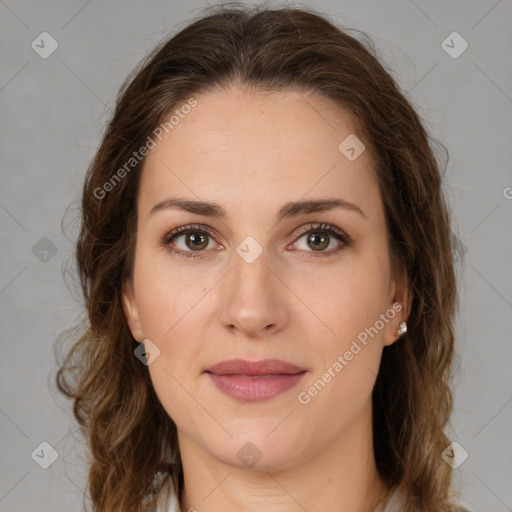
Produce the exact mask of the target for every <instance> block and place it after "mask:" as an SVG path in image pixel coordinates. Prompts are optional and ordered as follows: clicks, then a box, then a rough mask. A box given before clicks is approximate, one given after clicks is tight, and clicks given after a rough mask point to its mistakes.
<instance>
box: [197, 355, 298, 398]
mask: <svg viewBox="0 0 512 512" xmlns="http://www.w3.org/2000/svg"><path fill="white" fill-rule="evenodd" d="M205 373H206V374H207V375H208V376H209V378H210V379H211V380H212V382H213V383H214V384H215V385H216V386H217V388H218V389H219V390H220V391H222V392H223V393H224V394H226V395H228V396H230V397H231V398H234V399H235V400H238V401H241V402H259V401H264V400H269V399H271V398H274V397H276V396H277V395H279V394H281V393H283V392H284V391H287V390H288V389H290V388H292V387H294V386H296V385H297V384H298V383H299V381H300V380H301V379H302V377H303V376H304V375H305V374H306V370H304V369H303V368H300V367H299V366H296V365H294V364H291V363H287V362H286V361H281V360H278V359H263V360H261V361H254V362H252V361H247V360H244V359H231V360H228V361H222V362H220V363H217V364H215V365H213V366H212V367H210V368H208V369H207V370H205Z"/></svg>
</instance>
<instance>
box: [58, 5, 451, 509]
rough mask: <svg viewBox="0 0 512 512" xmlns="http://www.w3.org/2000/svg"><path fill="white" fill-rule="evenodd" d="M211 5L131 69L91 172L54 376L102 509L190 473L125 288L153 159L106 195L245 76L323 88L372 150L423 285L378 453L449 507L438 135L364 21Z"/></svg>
mask: <svg viewBox="0 0 512 512" xmlns="http://www.w3.org/2000/svg"><path fill="white" fill-rule="evenodd" d="M213 10H214V11H213V12H210V13H208V15H206V16H203V17H201V18H199V19H197V20H195V21H194V22H191V23H189V25H188V26H186V27H185V28H183V29H182V30H181V31H180V32H179V33H177V34H176V35H174V36H173V37H170V38H169V39H167V40H165V41H163V42H162V43H161V44H160V45H159V46H158V47H157V48H155V49H154V50H153V51H152V52H151V53H150V54H149V55H148V56H147V57H146V58H145V59H144V60H143V61H142V62H141V63H140V65H139V66H138V68H137V69H136V70H135V71H134V72H133V73H132V75H131V76H130V77H128V79H127V80H126V82H125V83H124V84H123V86H122V87H121V90H120V92H119V95H118V98H117V102H116V108H115V112H114V114H113V117H112V119H111V120H110V122H109V124H108V126H107V129H106V131H105V133H104V135H103V138H102V141H101V145H100V147H99V149H98V151H97V153H96V155H95V157H94V160H93V161H92V163H91V165H90V167H89V169H88V171H87V175H86V179H85V183H84V188H83V193H82V204H81V211H82V218H81V226H80V234H79V238H78V241H77V246H76V262H77V265H78V272H79V276H80V281H81V286H82V289H83V295H84V298H85V305H86V309H87V313H88V320H87V322H86V326H85V330H84V332H82V333H81V335H80V337H79V339H78V340H76V341H75V342H74V345H73V346H72V347H71V349H70V350H69V352H68V353H67V354H66V357H65V359H64V361H62V362H61V363H59V365H60V367H59V370H58V373H57V377H56V381H57V386H58V388H59V389H60V391H61V392H63V393H64V394H65V395H66V396H67V397H68V398H71V399H73V401H74V408H73V412H74V415H75V417H76V419H77V420H78V422H79V424H80V426H81V428H82V432H83V434H84V435H85V437H86V440H87V443H88V447H89V448H90V455H91V462H90V469H89V475H88V489H89V493H90V498H91V500H92V504H93V507H94V510H96V511H98V512H114V511H116V512H118V511H120V510H122V511H123V512H135V511H142V510H150V509H151V507H154V501H155V493H156V492H157V491H158V490H159V488H160V487H161V484H162V481H163V480H162V478H161V475H165V474H167V475H168V474H169V473H170V474H171V476H172V478H173V481H174V483H175V485H176V487H177V489H178V492H181V489H182V486H183V474H182V468H181V464H180V456H179V447H178V444H177V435H176V426H175V424H174V422H173V421H172V420H171V419H170V417H169V416H168V414H167V413H166V412H165V410H164V409H163V407H162V405H161V404H160V402H159V400H158V398H157V396H156V394H155V392H154V390H153V387H152V384H151V380H150V378H149V373H148V371H147V367H146V366H144V365H142V364H140V362H139V361H138V360H137V359H136V357H134V353H133V352H134V349H135V348H136V347H137V346H138V343H137V342H136V341H135V340H134V339H133V337H132V335H131V333H130V330H129V329H128V326H127V323H126V319H125V316H124V313H123V308H122V301H121V289H122V282H123V280H124V279H125V278H127V277H130V275H131V271H132V263H133V253H134V247H135V238H136V215H137V211H136V198H137V192H138V184H139V180H140V175H141V171H142V167H143V164H144V159H141V161H140V162H137V164H136V165H134V166H133V169H130V170H129V172H125V173H122V174H123V178H122V179H120V180H118V181H116V182H115V184H114V185H113V186H111V187H108V193H105V190H106V189H107V187H105V184H106V183H107V182H110V183H112V181H111V180H112V177H113V176H114V175H115V174H116V172H117V171H118V170H119V169H121V168H123V166H125V167H124V168H125V170H126V162H127V161H129V159H130V157H131V156H132V154H133V152H136V151H137V150H138V149H139V148H140V147H141V146H142V145H143V144H144V143H145V141H146V140H147V138H148V137H149V136H150V135H151V134H152V133H153V131H154V130H155V128H156V127H157V126H158V125H160V124H161V123H162V122H165V121H166V120H167V119H168V117H169V113H170V112H171V111H172V110H173V109H175V107H176V106H178V105H179V104H180V103H181V102H184V101H186V99H187V98H190V97H191V96H193V95H194V94H199V93H206V92H208V91H211V90H213V89H217V90H219V89H222V88H227V87H228V86H230V85H237V86H241V87H246V88H247V89H249V90H254V91H257V90H260V91H278V90H280V89H286V88H293V89H296V90H299V91H304V92H313V93H315V94H317V95H320V96H322V97H323V98H326V99H328V100H330V101H331V104H332V105H333V107H339V108H341V109H343V110H344V111H345V112H348V113H349V114H351V117H352V118H353V120H354V123H356V124H355V126H356V128H357V130H358V135H359V136H360V138H361V139H362V140H363V141H364V143H365V145H366V147H367V148H368V149H369V150H370V153H371V155H372V157H373V160H374V162H375V164H374V170H375V173H376V177H377V180H378V184H379V188H380V192H381V195H382V198H383V204H384V209H385V216H386V222H387V226H388V231H389V245H390V252H391V254H392V256H393V261H394V262H395V263H397V264H401V265H402V266H403V268H405V269H406V271H407V275H408V279H409V282H410V285H411V289H412V293H413V302H412V307H411V312H410V316H409V318H408V332H407V334H406V335H405V336H404V337H403V338H401V339H400V340H398V341H397V342H396V343H394V344H392V345H391V346H389V347H386V348H385V349H384V352H383V357H382V362H381V367H380V371H379V374H378V377H377V381H376V384H375V387H374V391H373V414H374V425H373V434H374V450H375V459H376V464H377V468H378V471H379V473H380V475H381V477H382V478H383V479H384V481H385V482H386V483H387V485H388V486H389V488H390V489H394V488H396V487H397V486H398V485H401V486H402V487H403V488H404V489H405V491H406V495H407V505H406V509H407V510H410V509H415V510H418V511H420V512H427V511H428V512H431V511H432V510H437V511H451V510H453V505H452V503H451V501H450V500H451V498H452V497H453V496H452V494H451V493H452V491H451V483H452V469H451V467H450V466H449V465H448V464H446V463H445V462H444V461H443V459H442V458H441V453H442V452H443V450H444V449H445V448H446V447H447V446H448V445H449V440H448V438H447V436H446V435H445V433H444V428H445V426H446V424H447V422H449V416H450V414H451V410H452V391H451V379H452V372H453V370H452V361H453V358H454V332H453V321H454V314H455V313H456V298H457V297H456V296H457V293H456V285H455V275H454V268H453V260H452V252H451V243H450V219H449V212H448V208H447V206H446V201H445V199H444V196H443V190H442V183H441V176H440V171H439V168H440V165H439V164H438V162H437V160H436V158H435V156H434V152H433V149H432V147H431V144H430V143H431V141H433V139H431V138H430V137H429V135H428V134H427V132H426V130H425V128H424V126H423V124H422V122H421V120H420V118H419V116H418V114H417V113H416V112H415V110H414V108H413V107H412V106H411V103H410V102H409V100H407V99H406V98H405V97H404V95H403V94H402V93H401V92H400V90H399V87H398V86H397V84H396V82H395V81H394V79H393V78H392V76H391V73H390V72H389V71H387V70H386V69H385V67H384V65H383V64H382V63H381V62H380V61H379V57H378V54H377V52H376V50H375V48H374V45H373V43H372V41H371V39H370V38H369V37H368V36H366V35H365V34H362V33H361V32H359V31H354V30H353V31H354V32H357V34H361V35H362V37H363V38H364V42H362V41H360V40H358V39H357V38H356V37H353V36H351V35H349V34H348V32H349V31H350V30H351V29H343V30H342V29H340V28H338V27H337V26H335V25H334V24H333V23H332V22H331V21H329V20H328V19H327V18H326V17H325V16H324V15H321V14H319V13H317V12H315V11H313V10H311V9H309V8H302V7H301V8H300V9H299V8H289V7H287V8H279V9H268V8H266V7H265V8H264V7H262V6H260V7H255V8H254V7H253V8H248V7H246V6H240V5H238V4H237V5H236V6H234V5H231V4H230V5H228V6H226V5H224V6H215V7H214V8H213ZM118 176H119V173H118ZM109 180H110V181H109ZM98 190H103V192H102V193H101V196H102V197H100V198H98V196H99V193H98ZM159 475H160V476H159Z"/></svg>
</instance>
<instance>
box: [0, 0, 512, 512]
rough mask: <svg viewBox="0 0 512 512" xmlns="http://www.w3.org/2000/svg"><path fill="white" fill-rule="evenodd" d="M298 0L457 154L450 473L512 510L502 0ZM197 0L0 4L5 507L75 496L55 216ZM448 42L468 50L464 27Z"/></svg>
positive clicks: (67, 311) (80, 456)
mask: <svg viewBox="0 0 512 512" xmlns="http://www.w3.org/2000/svg"><path fill="white" fill-rule="evenodd" d="M308 4H309V5H312V6H313V7H315V8H317V9H319V10H320V11H324V12H326V13H328V14H329V15H331V16H332V19H333V20H334V21H335V22H339V23H343V24H345V25H349V26H352V27H354V28H358V29H361V30H363V31H366V32H368V33H369V34H370V35H371V36H372V37H373V39H374V41H375V43H376V44H377V46H378V48H379V50H380V51H381V52H382V57H383V58H384V59H385V61H386V62H387V63H388V64H389V65H390V66H392V68H393V69H394V70H395V76H396V77H397V78H398V79H399V80H400V82H401V84H402V87H403V89H404V90H405V91H408V92H409V94H410V97H411V99H412V101H413V102H414V104H415V106H416V108H417V109H418V111H419V113H420V115H421V116H422V117H423V119H424V120H425V122H426V124H427V126H428V128H429V130H430V131H431V132H432V133H433V134H434V136H435V137H436V138H437V139H438V140H439V141H441V142H442V143H443V144H444V145H445V146H446V147H447V149H448V151H449V155H450V158H449V162H448V166H447V171H446V175H445V183H446V189H447V192H448V197H449V200H450V202H451V205H452V209H453V216H454V229H455V232H456V233H457V237H458V240H459V242H458V250H457V253H456V256H457V260H458V263H459V266H458V275H459V286H460V295H461V311H460V316H459V318H458V328H457V334H458V341H457V343H458V344H457V349H458V351H459V354H460V362H459V366H458V371H457V380H456V401H455V412H454V415H453V417H452V425H453V430H452V431H449V434H450V438H451V439H452V440H453V441H457V442H458V443H460V445H461V446H462V447H464V449H465V450H466V451H467V452H468V454H469V457H468V459H467V460H466V461H465V462H464V463H463V464H462V465H461V466H460V467H459V468H458V469H456V471H455V473H456V478H457V482H458V485H459V486H460V488H461V489H462V496H463V500H464V503H465V504H466V505H467V506H468V507H469V508H471V509H472V510H473V511H475V512H476V511H496V512H504V511H507V510H512V486H511V485H510V484H511V483H512V479H511V477H512V436H511V433H512V403H511V402H512V375H511V372H510V369H509V366H510V360H511V354H512V343H511V341H512V336H511V335H512V322H511V317H512V279H511V272H510V263H511V262H512V243H511V238H512V232H511V231H512V230H511V219H512V188H509V187H512V172H511V164H510V162H511V161H512V143H511V142H512V123H511V119H512V65H511V64H512V58H511V57H512V51H511V50H512V30H511V27H512V1H511V0H499V1H496V0H485V1H484V0H482V1H476V0H474V1H462V0H461V1H450V2H443V1H441V0H438V1H430V2H427V1H420V0H414V1H412V0H390V1H382V0H381V1H379V0H371V1H368V0H366V1H360V0H359V1H356V0H325V1H323V2H322V1H318V2H309V3H305V4H303V5H308ZM206 5H207V4H206V3H205V2H199V1H191V2H186V3H185V2H165V1H152V2H138V1H135V0H132V1H124V2H122V1H120V0H110V1H108V2H100V1H99V0H89V1H88V2H87V1H83V0H73V1H67V2H64V1H47V0H45V1H40V2H28V1H23V0H18V1H15V0H6V1H0V38H1V46H0V48H1V49H0V51H1V58H2V67H1V75H0V108H1V112H2V114H1V125H0V133H1V137H2V139H1V145H0V152H1V153H0V166H1V167H0V168H1V175H0V176H1V187H0V227H1V231H0V233H1V235H0V236H1V248H2V250H1V260H0V261H1V267H0V315H1V317H0V319H1V324H0V325H1V331H0V332H1V343H2V358H1V362H0V365H1V369H0V382H1V388H0V431H1V438H0V461H1V469H0V511H3V512H5V511H9V512H17V511H29V510H30V511H31V510H36V509H37V510H39V511H41V512H45V511H52V512H55V511H57V512H59V511H67V512H69V511H73V510H75V511H78V510H80V508H81V499H82V494H83V489H84V488H85V480H84V479H85V459H84V452H83V449H82V448H81V446H80V445H79V444H78V443H77V441H76V440H75V439H74V438H73V435H74V431H73V430H72V429H73V427H74V421H73V419H72V417H71V413H70V410H69V409H68V405H67V404H66V403H65V401H64V400H63V399H62V398H61V397H60V395H59V394H58V393H57V392H56V391H55V390H54V389H50V385H51V384H53V377H54V375H55V361H54V356H53V349H52V347H53V343H54V340H55V338H56V336H57V335H58V334H59V333H60V331H61V330H62V329H63V328H65V327H68V326H70V325H72V324H73V322H74V320H75V319H76V318H77V316H78V315H79V314H80V306H81V301H80V298H79V295H77V292H76V290H74V288H73V286H72V285H73V280H72V279H68V284H67V285H66V284H65V282H64V280H63V277H62V267H63V265H64V264H65V262H66V261H67V260H69V258H70V255H71V250H72V237H73V235H74V234H76V229H73V228H72V227H70V228H68V229H67V230H65V231H66V233H63V231H62V229H61V221H62V219H63V216H64V213H65V210H66V208H67V207H68V206H69V205H71V210H70V211H69V212H68V215H67V217H66V218H65V221H64V224H69V222H70V221H71V220H72V219H73V217H74V215H75V214H76V210H74V209H73V208H76V206H77V202H76V201H77V199H78V197H79V192H80V186H81V183H82V180H83V176H84V173H85V170H86V167H87V165H88V164H89V162H90V160H91V158H92V156H93V154H94V152H95V149H96V147H97V145H98V143H99V137H100V134H101V131H102V129H103V126H104V123H105V122H106V120H107V119H108V116H109V115H110V109H111V108H112V106H113V102H114V99H115V96H116V93H117V91H118V88H119V86H120V85H121V83H122V81H123V80H124V78H125V77H126V76H127V75H128V73H129V71H130V70H131V69H132V68H133V67H134V66H135V64H136V63H137V62H138V61H139V60H140V59H141V58H142V57H143V56H144V55H145V54H146V52H147V51H148V50H149V49H150V48H151V47H153V45H154V44H155V43H157V42H158V41H159V40H160V39H161V38H162V37H164V36H165V35H166V34H167V33H168V32H169V31H171V30H176V27H177V26H178V24H179V26H182V24H183V23H185V22H186V20H187V19H189V18H190V17H191V16H194V15H196V14H198V12H199V8H201V7H203V6H206ZM270 5H275V6H278V5H280V4H275V3H271V4H270ZM44 31H46V32H49V33H50V34H51V36H52V37H53V38H54V39H55V40H56V41H57V42H58V48H57V50H56V51H55V52H54V53H53V54H52V55H50V56H49V57H48V58H46V59H43V58H42V57H40V55H39V54H38V53H36V51H34V49H32V47H31V43H32V41H34V40H35V41H36V43H37V42H38V41H39V45H40V46H42V44H41V43H40V38H38V36H39V34H41V33H42V32H44ZM453 31H457V32H458V33H459V34H460V35H461V36H462V37H463V38H464V39H465V40H466V41H467V42H468V44H469V47H468V48H467V50H466V51H465V52H464V53H462V54H461V55H460V56H459V57H458V58H453V57H452V56H450V55H449V54H448V53H447V52H446V51H445V50H444V49H443V47H442V46H441V44H442V42H443V41H444V40H445V39H446V38H447V36H448V35H449V34H451V33H452V32H453ZM45 37H46V36H45ZM445 44H449V45H450V46H453V47H454V48H453V49H452V50H451V51H452V52H453V51H457V50H459V49H460V48H461V41H460V40H458V41H457V40H454V42H453V43H452V42H451V40H450V39H448V43H445ZM45 48H46V50H48V48H49V40H48V39H47V40H46V43H45ZM46 50H45V51H46ZM40 51H42V50H40ZM71 226H72V225H71ZM45 237H46V238H45ZM41 239H43V240H42V241H41ZM45 251H46V252H45ZM55 251H57V252H56V253H55V254H53V253H54V252H55ZM43 441H46V442H48V443H50V444H51V445H52V446H53V447H54V448H55V449H56V450H57V452H58V454H59V456H58V458H57V460H56V461H55V462H54V463H53V464H52V465H51V466H50V467H49V468H48V469H42V468H41V467H40V466H39V465H38V464H36V462H35V459H37V456H34V459H33V458H32V457H31V454H32V453H33V451H34V450H35V449H36V448H37V447H38V446H39V445H40V443H41V442H43ZM41 449H42V450H43V451H42V452H41ZM45 450H46V451H45ZM35 453H36V454H37V453H39V454H40V458H41V460H42V459H43V458H44V457H47V456H48V453H49V452H48V451H47V448H44V447H43V448H39V449H38V450H36V452H35Z"/></svg>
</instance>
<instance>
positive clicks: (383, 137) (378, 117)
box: [57, 6, 457, 512]
mask: <svg viewBox="0 0 512 512" xmlns="http://www.w3.org/2000/svg"><path fill="white" fill-rule="evenodd" d="M76 261H77V264H78V268H79V273H80V277H81V283H82V287H83V292H84V297H85V301H86V306H87V312H88V323H87V326H86V329H85V331H84V332H83V334H82V336H81V337H80V339H78V340H77V341H76V343H75V344H74V346H73V348H72V350H71V351H70V352H69V353H68V354H67V358H66V359H65V360H64V361H63V362H62V364H61V367H60V369H59V372H58V376H57V384H58V386H59V388H60V390H61V391H62V392H63V393H65V394H66V395H67V396H68V397H69V398H72V399H73V400H74V414H75V416H76V418H77V420H78V421H79V423H80V424H81V425H82V427H83V431H84V434H85V435H86V438H87V441H88V445H89V447H90V452H91V453H90V455H91V465H90V471H89V477H88V486H89V493H90V498H91V501H92V508H93V510H96V511H99V512H107V511H108V512H114V511H121V510H122V511H123V512H132V511H133V512H135V511H142V510H155V509H158V510H166V511H177V510H182V511H185V510H187V511H194V510H197V511H199V512H202V511H213V512H215V511H219V510H223V511H231V510H244V511H259V510H267V511H270V512H273V511H284V510H286V511H299V510H308V511H310V512H315V511H318V510H333V511H334V510H340V511H341V510H343V511H344V512H355V511H356V510H357V511H363V510H364V511H379V512H381V511H383V510H385V511H386V512H393V511H396V510H407V511H409V510H415V511H421V512H427V511H428V512H432V511H433V510H436V511H453V510H457V506H456V504H455V502H454V501H453V498H454V493H453V491H452V488H451V484H452V468H451V467H450V466H449V465H448V464H447V463H446V462H445V461H444V460H443V457H442V454H443V452H444V450H445V449H446V448H447V447H448V446H449V445H450V440H449V439H448V438H447V436H446V435H445V433H444V428H445V426H446V424H447V422H448V420H449V416H450V413H451V409H452V391H451V376H452V359H453V357H454V332H453V316H454V312H455V310H456V286H455V278H454V271H453V262H452V255H451V247H450V219H449V212H448V208H447V205H446V203H445V199H444V196H443V191H442V183H441V178H440V172H439V166H438V163H437V161H436V159H435V157H434V154H433V152H432V149H431V146H430V139H429V136H428V135H427V133H426V131H425V129H424V127H423V125H422V123H421V121H420V119H419V117H418V115H417V113H416V112H415V111H414V109H413V108H412V106H411V105H410V103H409V102H408V101H407V99H406V98H405V97H404V96H403V95H402V94H401V92H400V91H399V89H398V87H397V85H396V84H395V82H394V81H393V79H392V77H391V76H390V75H389V74H388V72H387V71H386V70H385V69H384V67H383V66H382V64H380V63H379V61H378V59H377V58H376V56H375V52H374V51H373V50H372V47H371V44H370V42H368V40H367V41H366V44H363V43H362V42H360V41H358V40H357V39H355V38H353V37H351V36H350V35H348V33H347V32H346V31H342V30H341V29H339V28H337V27H335V26H334V25H333V24H332V23H331V22H330V21H328V20H327V19H326V18H325V17H324V16H322V15H319V14H317V13H315V12H313V11H311V10H305V9H292V8H284V9H275V10H269V9H264V8H256V9H248V8H245V7H240V6H236V7H227V6H224V7H217V8H215V9H214V12H213V13H210V14H209V15H207V16H204V17H203V18H201V19H198V20H196V21H195V22H193V23H191V24H189V26H187V27H185V28H184V29H183V30H181V31H180V32H179V33H178V34H176V35H174V36H173V37H172V38H170V39H168V40H167V41H164V42H163V43H162V44H161V45H159V47H158V48H156V49H155V50H154V51H153V52H152V53H151V54H150V55H149V56H148V57H147V58H146V59H145V60H144V61H143V62H142V63H141V64H140V66H139V68H138V69H137V70H136V72H135V73H134V74H133V75H132V76H131V77H130V78H129V80H127V82H126V83H125V84H124V86H123V87H122V89H121V92H120V94H119V97H118V101H117V104H116V109H115V113H114V115H113V118H112V120H111V121H110V123H109V125H108V128H107V130H106V132H105V134H104V136H103V140H102V142H101V145H100V147H99V149H98V152H97V154H96V156H95V158H94V160H93V162H92V164H91V166H90V168H89V170H88V173H87V177H86V180H85V185H84V190H83V195H82V224H81V231H80V236H79V240H78V244H77V248H76Z"/></svg>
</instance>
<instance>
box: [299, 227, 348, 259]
mask: <svg viewBox="0 0 512 512" xmlns="http://www.w3.org/2000/svg"><path fill="white" fill-rule="evenodd" d="M309 228H310V229H309V230H307V231H306V232H305V233H303V234H302V235H300V236H299V238H298V239H297V241H296V242H294V243H293V244H292V245H293V246H296V247H298V248H299V249H300V250H305V251H306V252H307V253H313V254H310V257H316V256H329V255H331V254H333V253H336V252H338V251H340V250H342V249H343V248H344V247H348V246H349V245H350V243H351V240H350V238H349V237H348V235H346V234H345V233H343V232H342V231H338V230H337V229H336V228H334V227H333V226H329V225H327V224H321V225H319V226H313V225H312V226H309ZM302 238H304V239H305V243H306V247H305V248H304V247H299V242H298V241H299V240H301V239H302ZM333 239H335V240H337V241H338V242H340V243H338V246H337V247H336V248H334V249H332V250H330V251H326V250H325V249H327V248H328V247H329V246H330V245H331V242H332V241H333ZM308 249H313V250H312V251H309V250H308ZM315 252H316V253H319V254H314V253H315Z"/></svg>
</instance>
